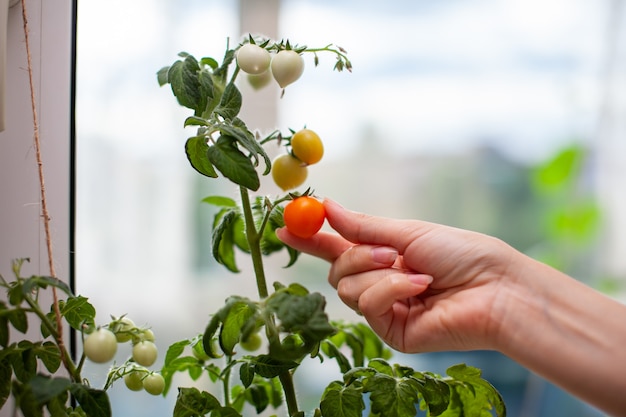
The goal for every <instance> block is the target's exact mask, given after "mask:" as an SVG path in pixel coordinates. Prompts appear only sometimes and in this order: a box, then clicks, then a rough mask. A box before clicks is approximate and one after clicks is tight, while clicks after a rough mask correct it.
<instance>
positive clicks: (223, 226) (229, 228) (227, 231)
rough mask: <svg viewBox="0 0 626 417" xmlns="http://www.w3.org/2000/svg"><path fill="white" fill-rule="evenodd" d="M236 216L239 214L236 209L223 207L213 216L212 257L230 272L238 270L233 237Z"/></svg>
mask: <svg viewBox="0 0 626 417" xmlns="http://www.w3.org/2000/svg"><path fill="white" fill-rule="evenodd" d="M237 216H239V214H238V213H237V211H235V210H232V209H225V210H222V211H221V212H220V213H218V214H217V215H216V216H215V224H214V226H213V236H212V247H213V257H214V258H215V260H216V261H217V262H219V263H220V264H222V265H224V266H225V267H226V268H227V269H228V270H229V271H232V272H239V268H237V264H236V262H235V247H234V246H235V243H234V237H233V233H234V232H233V223H234V221H235V219H236V218H237Z"/></svg>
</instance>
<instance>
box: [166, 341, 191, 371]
mask: <svg viewBox="0 0 626 417" xmlns="http://www.w3.org/2000/svg"><path fill="white" fill-rule="evenodd" d="M190 343H191V342H190V341H189V340H188V339H185V340H181V341H179V342H176V343H172V344H171V345H170V346H169V347H168V348H167V352H166V353H165V360H164V361H163V365H164V366H167V365H169V364H170V363H171V362H172V361H173V360H174V359H176V358H178V357H179V356H180V355H182V354H183V352H184V351H185V348H186V347H187V346H189V344H190Z"/></svg>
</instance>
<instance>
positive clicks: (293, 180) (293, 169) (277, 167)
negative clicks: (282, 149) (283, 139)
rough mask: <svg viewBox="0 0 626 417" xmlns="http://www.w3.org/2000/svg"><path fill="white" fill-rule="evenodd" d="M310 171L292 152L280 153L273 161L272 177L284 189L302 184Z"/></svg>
mask: <svg viewBox="0 0 626 417" xmlns="http://www.w3.org/2000/svg"><path fill="white" fill-rule="evenodd" d="M308 173H309V171H308V169H307V167H306V165H305V164H304V163H303V162H302V161H300V160H299V159H298V158H294V157H293V156H291V155H290V154H282V155H278V156H277V157H276V158H275V159H274V161H273V162H272V178H273V179H274V182H275V183H276V185H278V186H279V187H280V188H282V190H283V191H287V190H291V189H292V188H296V187H299V186H300V185H302V184H303V183H304V181H306V177H307V175H308Z"/></svg>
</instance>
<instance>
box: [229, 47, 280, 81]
mask: <svg viewBox="0 0 626 417" xmlns="http://www.w3.org/2000/svg"><path fill="white" fill-rule="evenodd" d="M271 60H272V57H271V56H270V53H269V52H267V50H266V49H265V48H261V47H260V46H259V45H255V44H252V43H246V44H245V45H243V46H241V47H240V48H239V50H237V65H239V68H241V70H242V71H243V72H245V73H247V74H262V73H264V72H265V71H267V69H268V68H269V67H270V62H271Z"/></svg>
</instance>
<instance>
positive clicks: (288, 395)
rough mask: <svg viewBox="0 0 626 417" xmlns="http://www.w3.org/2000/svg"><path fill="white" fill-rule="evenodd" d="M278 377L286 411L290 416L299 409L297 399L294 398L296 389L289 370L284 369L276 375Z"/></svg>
mask: <svg viewBox="0 0 626 417" xmlns="http://www.w3.org/2000/svg"><path fill="white" fill-rule="evenodd" d="M278 378H279V379H280V383H281V385H282V386H283V392H284V394H285V401H286V403H287V413H288V414H289V415H290V416H295V415H296V414H297V413H298V412H299V411H300V410H298V399H297V398H296V389H295V387H294V385H293V376H292V375H291V372H289V371H285V372H283V373H281V374H280V375H278Z"/></svg>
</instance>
